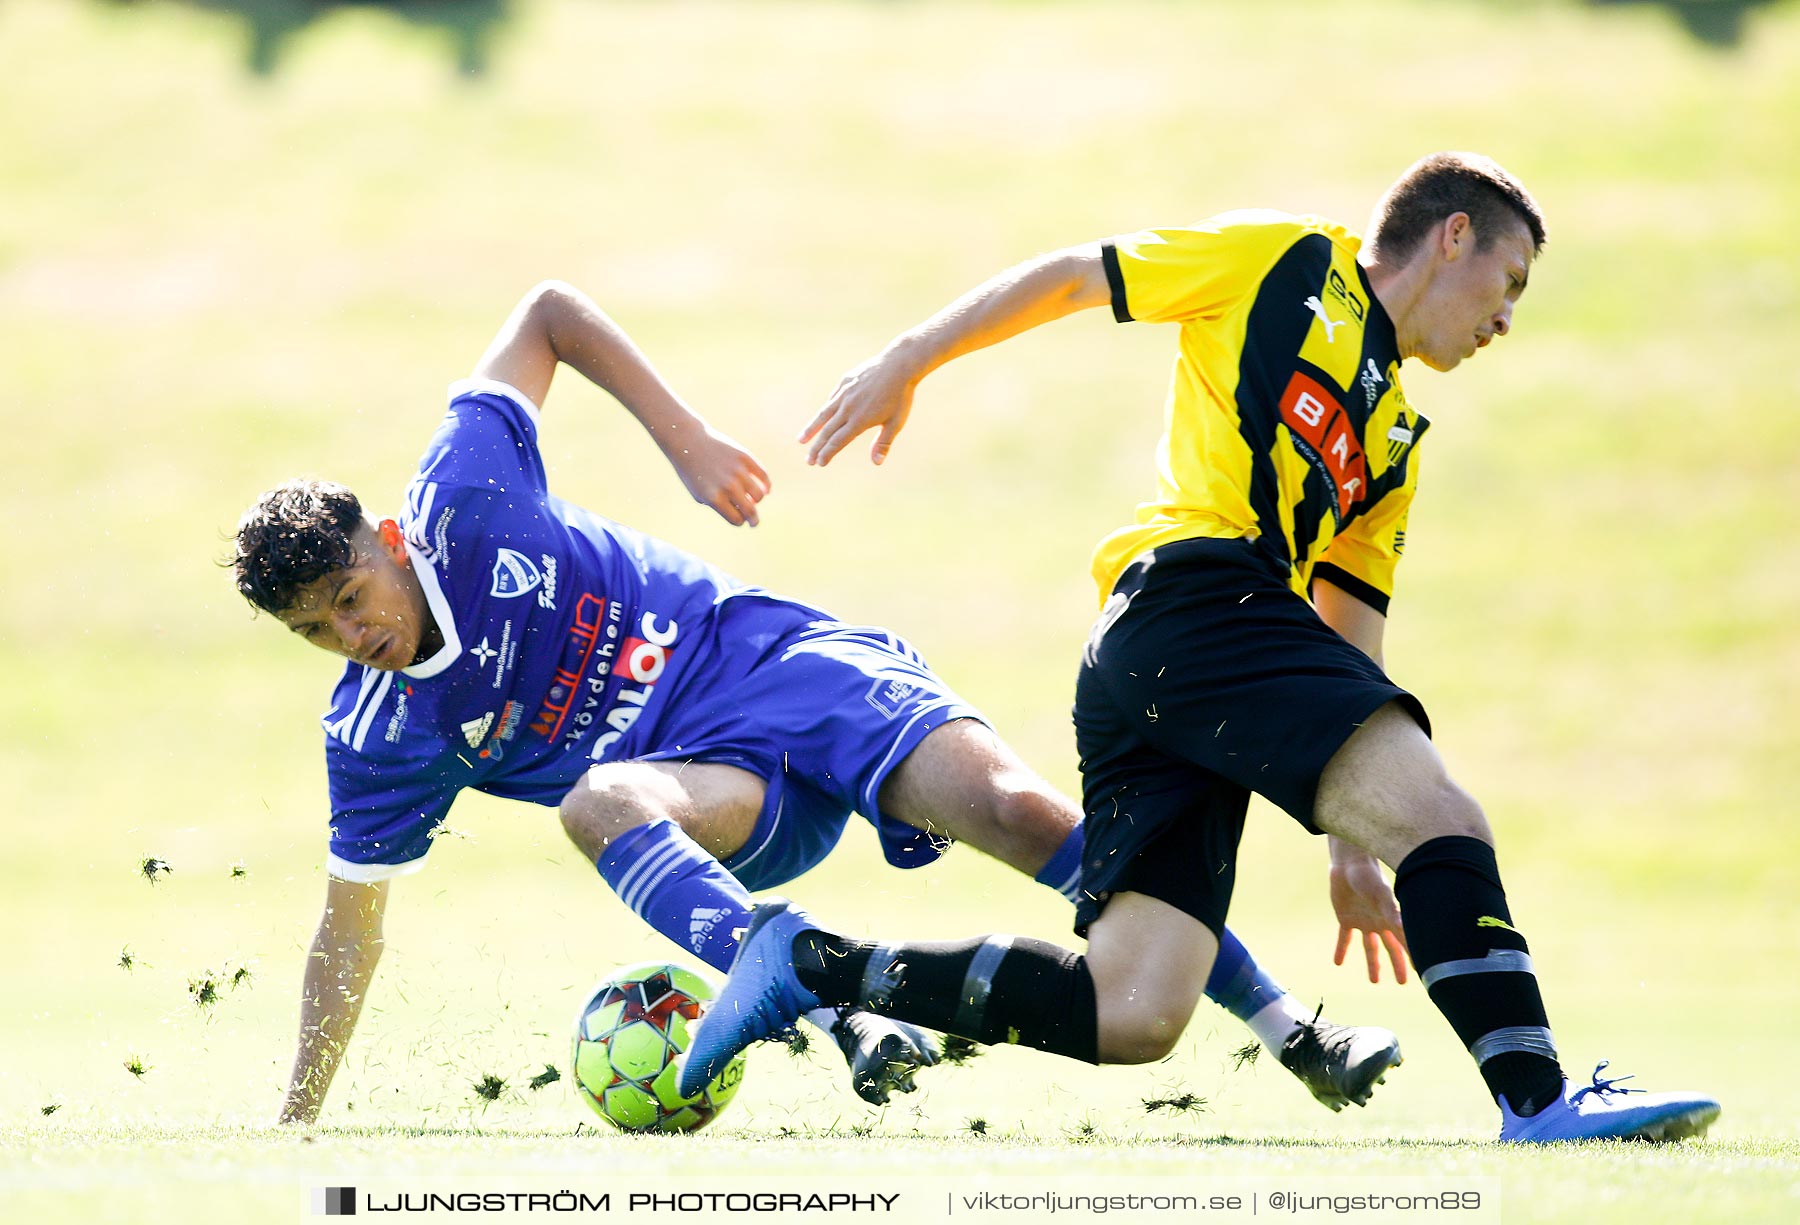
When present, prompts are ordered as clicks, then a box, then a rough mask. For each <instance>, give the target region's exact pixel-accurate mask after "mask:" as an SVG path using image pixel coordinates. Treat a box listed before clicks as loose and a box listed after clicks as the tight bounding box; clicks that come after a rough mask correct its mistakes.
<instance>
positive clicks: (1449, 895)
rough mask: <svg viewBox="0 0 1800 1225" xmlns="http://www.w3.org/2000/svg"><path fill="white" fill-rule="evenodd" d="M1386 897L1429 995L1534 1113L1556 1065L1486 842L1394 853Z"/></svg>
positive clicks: (1547, 1097) (1496, 1080)
mask: <svg viewBox="0 0 1800 1225" xmlns="http://www.w3.org/2000/svg"><path fill="white" fill-rule="evenodd" d="M1394 896H1395V897H1396V898H1398V899H1399V902H1400V917H1401V920H1402V921H1403V922H1404V923H1405V925H1406V944H1407V947H1408V949H1409V950H1410V951H1411V952H1412V959H1413V965H1414V966H1416V967H1417V968H1418V971H1419V977H1420V978H1422V979H1424V981H1425V988H1426V990H1427V991H1428V992H1429V993H1430V995H1431V1002H1432V1003H1434V1004H1436V1005H1437V1007H1438V1011H1439V1012H1441V1013H1443V1014H1444V1017H1445V1018H1446V1019H1447V1020H1448V1021H1449V1022H1450V1025H1451V1028H1453V1029H1455V1030H1456V1036H1457V1037H1459V1038H1461V1039H1462V1041H1463V1045H1464V1046H1466V1047H1468V1048H1469V1054H1471V1055H1473V1056H1474V1057H1475V1062H1476V1063H1477V1064H1478V1065H1479V1066H1480V1068H1481V1077H1482V1079H1483V1080H1485V1081H1487V1086H1488V1091H1489V1092H1491V1093H1493V1094H1494V1096H1495V1097H1499V1096H1500V1095H1502V1094H1504V1095H1505V1096H1506V1100H1507V1103H1508V1104H1509V1105H1510V1106H1512V1108H1513V1112H1514V1113H1515V1114H1535V1113H1537V1112H1538V1111H1539V1110H1541V1109H1543V1108H1544V1107H1545V1106H1546V1105H1548V1104H1549V1103H1551V1102H1552V1101H1555V1100H1556V1097H1557V1095H1558V1094H1559V1093H1560V1092H1561V1090H1562V1068H1561V1067H1560V1066H1559V1065H1558V1064H1557V1062H1556V1041H1555V1039H1554V1038H1552V1037H1551V1034H1550V1021H1549V1018H1548V1017H1547V1016H1546V1015H1545V1013H1544V1001H1543V998H1542V997H1541V996H1540V995H1539V994H1538V982H1537V975H1536V974H1534V973H1533V972H1532V968H1531V957H1530V950H1529V949H1528V948H1527V947H1526V944H1525V937H1524V936H1521V935H1520V934H1519V932H1518V930H1517V929H1516V928H1514V927H1513V925H1512V914H1511V912H1509V911H1508V910H1507V908H1506V890H1505V889H1504V888H1502V887H1501V884H1500V867H1499V864H1498V863H1496V862H1495V860H1494V848H1493V847H1491V846H1489V845H1488V844H1487V843H1485V842H1483V841H1481V839H1479V838H1466V837H1452V838H1433V839H1432V840H1431V841H1430V842H1427V843H1425V844H1424V845H1422V846H1420V847H1418V848H1417V849H1415V850H1414V851H1413V853H1412V854H1410V855H1408V856H1407V857H1406V858H1405V859H1404V860H1402V861H1401V864H1400V867H1399V868H1398V869H1397V870H1396V871H1395V873H1394Z"/></svg>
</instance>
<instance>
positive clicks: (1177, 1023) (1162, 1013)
mask: <svg viewBox="0 0 1800 1225" xmlns="http://www.w3.org/2000/svg"><path fill="white" fill-rule="evenodd" d="M1099 1022H1100V1024H1099V1035H1098V1037H1099V1044H1098V1045H1099V1054H1100V1062H1101V1063H1155V1062H1156V1061H1157V1060H1158V1059H1165V1058H1167V1057H1168V1055H1169V1054H1170V1052H1172V1051H1173V1050H1174V1049H1175V1044H1176V1043H1177V1042H1178V1041H1180V1039H1181V1034H1182V1031H1183V1030H1184V1029H1186V1028H1187V1016H1186V1015H1185V1014H1183V1013H1181V1012H1179V1011H1178V1010H1176V1009H1173V1008H1167V1007H1160V1006H1158V1005H1157V1004H1156V1002H1154V1001H1149V1000H1124V1001H1120V1002H1119V1003H1117V1004H1116V1005H1114V1006H1111V1007H1103V1008H1102V1009H1101V1010H1100V1018H1099Z"/></svg>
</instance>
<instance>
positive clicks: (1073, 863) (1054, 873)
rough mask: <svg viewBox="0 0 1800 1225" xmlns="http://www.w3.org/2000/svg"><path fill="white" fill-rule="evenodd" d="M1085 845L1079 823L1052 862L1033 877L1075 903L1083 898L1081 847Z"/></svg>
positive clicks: (1051, 859) (1065, 839)
mask: <svg viewBox="0 0 1800 1225" xmlns="http://www.w3.org/2000/svg"><path fill="white" fill-rule="evenodd" d="M1084 845H1085V843H1084V841H1083V839H1082V837H1081V826H1079V825H1077V826H1076V827H1075V828H1074V829H1072V830H1070V831H1069V836H1068V837H1067V838H1064V839H1063V841H1062V845H1061V846H1059V847H1057V848H1056V853H1055V854H1054V855H1052V856H1050V862H1049V863H1047V864H1045V865H1044V866H1043V868H1042V869H1040V870H1039V872H1038V874H1037V875H1036V876H1034V877H1032V878H1031V879H1032V880H1035V881H1036V882H1037V883H1038V884H1040V885H1048V886H1049V887H1050V888H1052V889H1054V890H1056V891H1057V892H1058V893H1060V894H1062V895H1063V896H1064V897H1065V898H1068V899H1069V904H1070V905H1071V906H1073V905H1075V904H1076V903H1077V902H1079V901H1080V900H1081V848H1082V847H1083V846H1084Z"/></svg>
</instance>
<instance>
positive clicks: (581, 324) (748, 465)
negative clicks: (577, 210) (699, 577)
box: [474, 281, 769, 527]
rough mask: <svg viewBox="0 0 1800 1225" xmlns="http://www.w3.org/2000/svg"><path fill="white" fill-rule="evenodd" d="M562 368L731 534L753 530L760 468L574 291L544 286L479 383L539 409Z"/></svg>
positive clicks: (521, 308)
mask: <svg viewBox="0 0 1800 1225" xmlns="http://www.w3.org/2000/svg"><path fill="white" fill-rule="evenodd" d="M559 362H560V363H563V364H566V365H569V366H572V367H574V368H575V370H576V371H577V372H578V373H580V374H581V376H582V377H583V378H585V379H587V380H588V381H589V382H591V383H594V384H596V385H597V386H599V387H601V388H603V389H604V390H605V391H607V392H608V393H609V394H610V395H611V396H612V397H613V398H614V399H616V400H617V401H618V402H619V403H620V404H623V405H624V406H625V408H626V410H627V411H628V412H630V413H631V415H632V416H634V417H636V418H637V419H638V422H639V424H641V425H642V426H643V427H644V428H645V429H646V430H648V431H649V432H650V436H651V437H652V438H654V439H656V445H657V446H659V447H661V448H662V453H663V454H664V455H665V456H666V457H668V460H669V463H670V464H671V465H672V466H673V467H674V469H675V472H676V474H677V475H679V476H680V477H681V483H682V484H683V485H685V486H686V487H687V491H688V493H690V494H692V495H693V498H694V500H695V501H696V502H699V503H700V504H701V505H703V506H710V507H712V508H713V510H715V511H717V512H718V513H719V515H720V517H721V518H723V519H724V520H725V521H726V522H727V523H730V524H733V525H734V526H735V525H739V524H745V523H748V524H750V525H751V526H752V527H754V526H755V525H756V522H757V517H756V504H757V503H758V502H760V501H762V500H763V498H764V497H766V496H767V495H768V492H769V474H768V473H767V472H766V471H764V470H763V466H762V465H761V464H760V463H758V462H757V461H756V457H755V456H754V455H752V454H750V452H749V451H747V450H745V449H744V448H743V447H741V446H739V445H738V444H737V443H736V442H733V441H732V440H731V439H730V438H728V437H726V436H725V435H724V434H721V433H720V432H719V431H717V430H715V429H713V428H712V427H711V426H710V425H708V424H707V423H706V419H705V418H704V417H702V416H701V415H700V414H699V413H697V412H695V411H694V410H693V409H692V408H690V407H688V405H687V403H686V402H685V401H683V400H682V398H681V397H680V396H678V395H676V394H675V392H674V390H673V389H671V388H670V387H669V385H668V384H667V383H665V382H664V381H663V378H662V376H661V375H660V374H658V373H657V372H656V368H655V367H654V366H652V365H651V364H650V359H649V358H647V357H645V356H644V354H643V352H642V351H641V350H640V349H639V348H638V347H637V345H635V344H633V343H632V340H631V337H629V336H627V335H626V334H625V331H624V329H623V328H621V327H619V325H618V324H616V323H614V322H613V321H612V320H611V319H610V318H608V317H607V314H606V312H604V311H602V310H601V309H600V308H599V307H598V306H596V305H595V304H594V302H593V300H592V299H591V298H589V297H588V296H587V295H586V294H584V293H582V292H581V291H580V290H579V289H576V288H575V287H574V286H572V285H568V284H565V283H564V282H562V281H545V282H544V283H543V284H541V285H538V286H536V287H535V288H533V289H532V290H531V292H529V293H527V294H526V295H525V296H524V297H523V298H521V299H520V300H519V304H518V306H516V307H514V308H513V313H512V314H511V315H510V316H509V317H508V318H507V320H506V323H505V324H504V325H502V327H501V328H500V331H499V333H498V334H497V335H496V336H495V337H494V339H493V342H492V343H491V344H489V345H488V349H487V352H486V353H484V354H483V355H482V358H481V361H480V362H478V363H477V364H476V366H475V371H474V376H475V377H476V378H483V379H496V380H498V381H500V382H502V383H509V384H511V385H512V386H514V387H516V388H518V389H519V390H520V391H522V392H524V393H525V394H526V395H528V396H530V397H531V399H532V401H533V402H534V403H536V404H538V405H540V406H541V405H542V404H543V402H544V397H545V396H546V395H548V394H549V391H550V380H551V377H552V376H553V375H554V374H555V373H556V367H557V364H558V363H559Z"/></svg>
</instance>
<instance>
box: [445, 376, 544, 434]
mask: <svg viewBox="0 0 1800 1225" xmlns="http://www.w3.org/2000/svg"><path fill="white" fill-rule="evenodd" d="M466 395H488V396H503V397H505V398H506V399H508V400H511V401H512V402H513V403H514V404H517V405H518V406H519V407H520V408H522V409H524V410H525V415H526V416H527V417H530V418H531V423H532V424H533V425H536V424H537V423H538V417H539V415H540V412H541V410H540V409H539V408H538V406H537V405H536V404H534V403H532V400H531V397H530V396H528V395H526V394H525V393H524V392H522V391H520V390H519V389H518V388H517V387H514V386H513V385H512V384H511V383H502V382H501V381H500V380H499V379H458V380H456V382H454V383H452V384H450V398H451V399H452V400H454V399H456V397H457V396H466Z"/></svg>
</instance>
